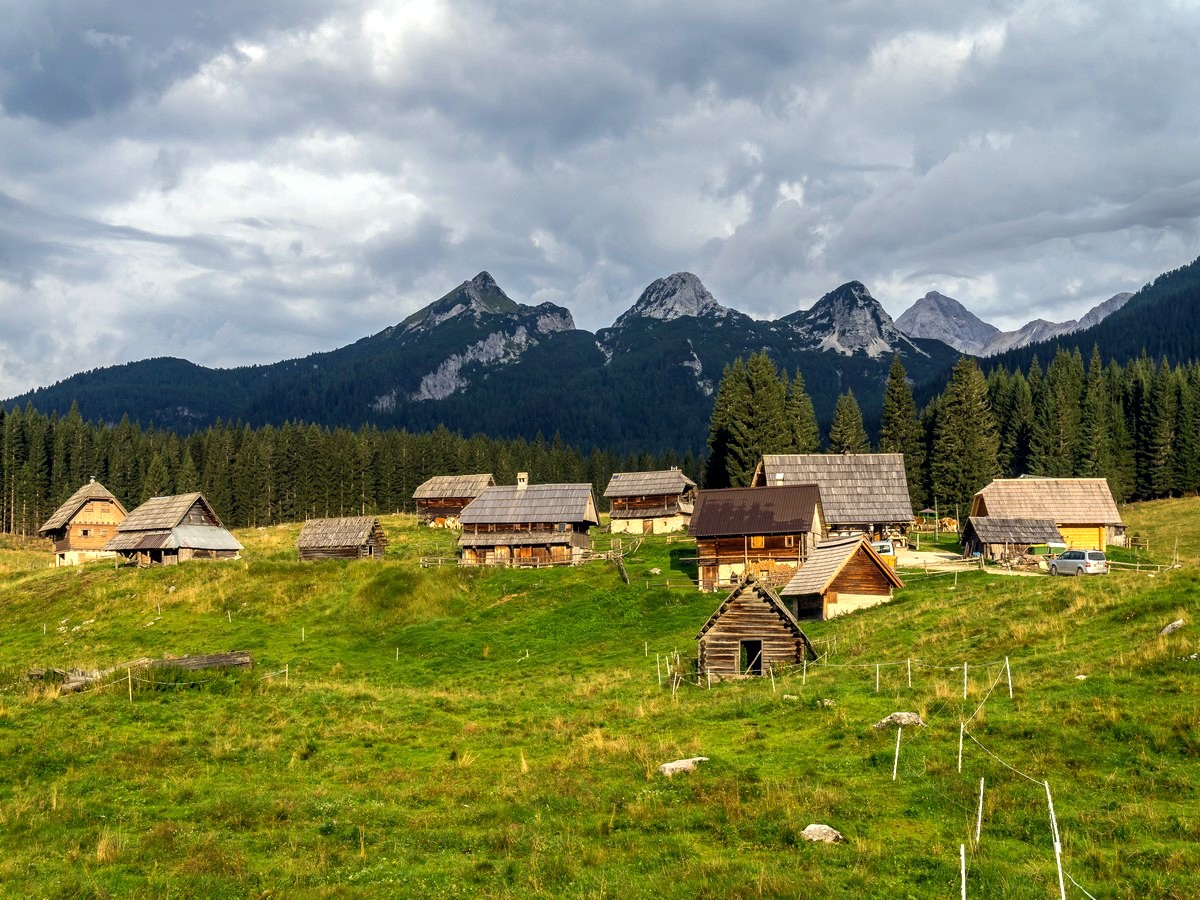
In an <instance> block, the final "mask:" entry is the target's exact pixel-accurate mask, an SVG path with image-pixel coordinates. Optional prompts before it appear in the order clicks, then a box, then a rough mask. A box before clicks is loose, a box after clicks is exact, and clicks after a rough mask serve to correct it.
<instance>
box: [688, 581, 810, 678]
mask: <svg viewBox="0 0 1200 900" xmlns="http://www.w3.org/2000/svg"><path fill="white" fill-rule="evenodd" d="M696 640H697V641H698V642H699V644H700V674H701V675H702V676H704V675H706V674H707V675H713V676H717V677H719V678H736V677H739V676H750V675H762V674H764V673H765V672H770V671H772V670H778V669H780V668H783V667H787V666H794V665H798V664H799V663H800V662H801V661H802V660H803V659H804V658H805V656H806V655H807V657H808V658H809V659H816V658H817V655H816V653H814V652H813V648H812V645H811V644H810V643H809V642H808V637H807V636H806V635H805V634H804V632H803V631H802V630H801V628H800V624H799V623H798V622H797V621H796V618H795V617H794V616H793V615H792V613H791V612H790V611H789V610H788V608H787V606H786V605H785V604H784V602H783V601H782V600H781V599H780V598H779V595H778V594H776V593H775V591H774V590H773V589H772V588H771V587H770V585H767V584H763V583H762V582H761V581H758V580H756V579H755V578H753V577H749V578H746V579H745V580H744V581H742V582H741V583H740V584H739V585H738V586H737V587H735V588H734V589H733V592H732V593H731V594H730V595H729V596H728V597H726V598H725V600H724V602H722V603H721V605H720V606H719V607H717V610H716V612H714V613H713V614H712V615H711V616H709V619H708V621H707V622H706V623H705V624H704V627H703V628H701V629H700V633H699V634H698V635H696Z"/></svg>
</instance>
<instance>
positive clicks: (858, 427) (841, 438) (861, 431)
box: [829, 391, 871, 453]
mask: <svg viewBox="0 0 1200 900" xmlns="http://www.w3.org/2000/svg"><path fill="white" fill-rule="evenodd" d="M829 452H830V453H870V452H871V439H870V438H869V437H868V436H867V429H866V428H865V427H864V426H863V417H862V410H860V409H859V408H858V401H857V400H855V399H854V392H853V391H846V393H844V394H842V395H841V396H840V397H838V400H837V405H836V406H835V407H834V408H833V421H832V422H831V423H830V425H829Z"/></svg>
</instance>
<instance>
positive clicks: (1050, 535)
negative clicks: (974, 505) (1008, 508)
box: [963, 516, 1066, 544]
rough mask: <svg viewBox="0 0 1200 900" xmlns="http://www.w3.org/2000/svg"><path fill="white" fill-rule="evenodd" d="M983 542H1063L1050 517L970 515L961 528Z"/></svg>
mask: <svg viewBox="0 0 1200 900" xmlns="http://www.w3.org/2000/svg"><path fill="white" fill-rule="evenodd" d="M968 530H970V531H974V532H975V535H976V536H977V537H978V538H979V540H980V541H982V542H983V543H985V544H1063V543H1066V541H1064V540H1063V536H1062V535H1061V534H1060V533H1059V531H1058V528H1057V527H1056V526H1055V524H1054V522H1053V521H1052V520H1050V519H1005V518H1001V517H999V516H970V517H969V518H968V519H967V527H966V528H965V529H963V538H964V540H965V538H966V533H967V531H968Z"/></svg>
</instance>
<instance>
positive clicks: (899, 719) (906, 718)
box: [871, 712, 925, 728]
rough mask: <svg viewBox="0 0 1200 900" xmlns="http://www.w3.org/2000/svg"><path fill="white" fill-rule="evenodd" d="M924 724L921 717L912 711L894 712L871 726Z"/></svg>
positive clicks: (885, 726)
mask: <svg viewBox="0 0 1200 900" xmlns="http://www.w3.org/2000/svg"><path fill="white" fill-rule="evenodd" d="M924 724H925V723H924V722H922V721H921V717H920V716H919V715H917V714H916V713H914V712H894V713H892V714H891V715H890V716H888V717H887V718H884V719H880V720H879V721H878V722H876V723H875V724H874V725H872V726H871V727H872V728H887V727H889V726H891V725H900V726H908V725H924Z"/></svg>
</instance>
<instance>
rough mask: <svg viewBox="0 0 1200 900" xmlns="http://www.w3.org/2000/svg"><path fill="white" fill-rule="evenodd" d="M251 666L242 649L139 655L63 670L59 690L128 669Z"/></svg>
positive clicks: (76, 688) (66, 690) (192, 669)
mask: <svg viewBox="0 0 1200 900" xmlns="http://www.w3.org/2000/svg"><path fill="white" fill-rule="evenodd" d="M252 668H254V660H253V659H251V657H250V654H249V653H248V652H247V651H245V650H231V651H229V652H228V653H210V654H205V655H200V656H166V657H164V658H163V659H151V658H150V657H148V656H142V657H139V658H138V659H131V660H129V661H128V662H123V663H118V664H117V665H115V666H110V667H109V668H107V669H70V670H68V671H67V672H64V673H63V682H62V685H61V686H60V687H59V689H58V692H59V693H60V694H73V693H76V692H77V691H82V690H84V689H85V688H87V687H89V686H90V685H93V684H95V683H96V682H98V681H103V680H104V679H105V678H107V677H109V676H110V675H113V674H115V673H117V672H123V671H126V670H128V669H183V670H184V671H187V672H195V671H198V670H200V669H252ZM52 671H54V670H52Z"/></svg>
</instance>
